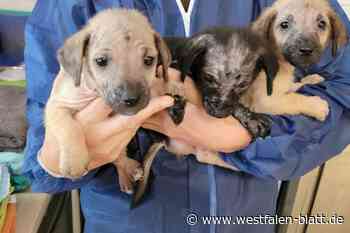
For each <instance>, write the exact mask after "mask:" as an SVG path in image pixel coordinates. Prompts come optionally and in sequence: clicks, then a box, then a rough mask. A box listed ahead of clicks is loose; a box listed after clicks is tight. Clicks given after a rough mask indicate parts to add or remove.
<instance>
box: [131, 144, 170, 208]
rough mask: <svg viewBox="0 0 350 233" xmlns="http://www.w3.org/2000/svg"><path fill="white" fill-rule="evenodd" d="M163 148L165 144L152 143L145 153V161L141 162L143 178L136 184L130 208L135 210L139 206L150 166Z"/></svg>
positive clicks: (146, 184) (145, 187) (147, 180)
mask: <svg viewBox="0 0 350 233" xmlns="http://www.w3.org/2000/svg"><path fill="white" fill-rule="evenodd" d="M164 146H165V142H157V143H154V144H153V145H152V146H151V148H150V149H149V150H148V151H147V154H146V156H145V159H144V161H143V168H144V176H143V179H140V180H139V181H138V182H137V186H136V191H135V193H134V195H133V198H132V202H131V208H135V207H136V206H137V205H138V204H140V202H141V200H142V198H143V196H144V194H145V192H146V190H147V186H148V183H149V176H150V174H151V166H152V163H153V160H154V159H155V157H156V155H157V154H158V152H159V151H160V149H162V148H163V147H164Z"/></svg>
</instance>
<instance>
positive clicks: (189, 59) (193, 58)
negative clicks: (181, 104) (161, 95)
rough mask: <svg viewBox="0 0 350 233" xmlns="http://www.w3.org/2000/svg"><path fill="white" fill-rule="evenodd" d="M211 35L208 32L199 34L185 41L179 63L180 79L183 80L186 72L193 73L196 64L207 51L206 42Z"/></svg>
mask: <svg viewBox="0 0 350 233" xmlns="http://www.w3.org/2000/svg"><path fill="white" fill-rule="evenodd" d="M211 39H212V36H211V35H209V34H201V35H198V36H195V37H193V38H191V39H189V40H187V41H186V43H185V45H184V49H183V52H184V53H185V54H182V56H179V57H180V58H181V59H182V60H181V61H180V62H179V63H180V65H181V66H180V67H179V69H180V72H181V79H182V80H184V79H185V77H186V75H187V74H192V75H194V74H195V73H197V72H195V70H196V67H197V65H198V64H199V61H200V60H201V58H203V56H204V54H205V53H206V51H207V48H208V44H209V43H210V41H211Z"/></svg>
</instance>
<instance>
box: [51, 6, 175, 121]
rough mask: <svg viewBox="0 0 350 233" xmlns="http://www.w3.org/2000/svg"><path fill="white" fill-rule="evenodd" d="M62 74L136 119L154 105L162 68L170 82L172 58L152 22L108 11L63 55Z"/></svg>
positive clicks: (69, 44)
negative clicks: (153, 91)
mask: <svg viewBox="0 0 350 233" xmlns="http://www.w3.org/2000/svg"><path fill="white" fill-rule="evenodd" d="M58 60H59V62H60V65H61V68H62V69H64V70H65V72H66V73H67V74H69V75H70V76H71V77H72V78H73V80H74V83H75V85H76V86H79V85H80V84H81V83H82V82H84V85H87V86H88V87H89V88H90V89H94V90H95V91H96V92H97V93H98V95H99V96H101V97H103V98H104V100H105V101H106V103H107V104H108V105H110V106H111V107H112V108H113V110H114V111H115V112H117V113H119V114H124V115H133V114H135V113H137V112H138V111H140V110H141V109H143V108H144V107H145V106H146V105H147V104H148V102H149V100H150V85H151V83H152V81H153V80H154V78H155V77H156V69H157V66H158V65H162V66H163V71H164V72H163V73H164V74H165V75H164V76H165V77H167V68H168V66H169V64H170V61H171V57H170V52H169V50H168V49H167V47H166V45H165V43H164V42H163V41H162V39H161V38H160V36H159V35H158V34H157V33H156V32H155V31H154V30H153V29H152V27H151V26H150V24H149V23H148V21H147V19H146V18H145V17H144V16H143V15H142V14H141V13H138V12H137V11H133V10H121V9H118V10H106V11H104V12H102V13H100V14H98V15H96V16H95V17H94V18H92V19H91V20H90V21H89V23H88V25H87V26H86V27H85V28H84V29H82V30H81V31H79V32H77V33H76V34H74V35H73V36H72V37H70V38H69V39H68V40H67V41H66V42H65V43H64V46H63V47H62V48H61V49H60V50H59V53H58Z"/></svg>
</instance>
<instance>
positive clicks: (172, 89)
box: [166, 80, 186, 125]
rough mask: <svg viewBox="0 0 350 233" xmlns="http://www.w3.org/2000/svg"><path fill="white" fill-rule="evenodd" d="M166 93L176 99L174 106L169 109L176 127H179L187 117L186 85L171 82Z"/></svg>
mask: <svg viewBox="0 0 350 233" xmlns="http://www.w3.org/2000/svg"><path fill="white" fill-rule="evenodd" d="M166 93H167V94H168V95H170V96H172V97H173V98H174V105H173V106H171V107H170V108H168V113H169V115H170V117H171V119H172V120H173V122H174V123H175V124H176V125H179V124H180V123H181V122H182V120H183V118H184V116H185V107H186V100H185V98H184V96H185V87H184V83H183V82H180V81H172V80H169V81H168V83H167V90H166Z"/></svg>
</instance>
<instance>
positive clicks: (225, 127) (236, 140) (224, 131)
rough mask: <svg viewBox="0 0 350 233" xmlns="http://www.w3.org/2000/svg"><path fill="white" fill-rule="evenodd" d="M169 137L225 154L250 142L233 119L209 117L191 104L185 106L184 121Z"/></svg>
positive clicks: (241, 127) (240, 126) (202, 110)
mask: <svg viewBox="0 0 350 233" xmlns="http://www.w3.org/2000/svg"><path fill="white" fill-rule="evenodd" d="M194 116H195V117H194ZM194 119H195V120H194ZM228 135H229V136H228ZM170 136H171V137H172V138H175V139H180V140H183V141H185V142H187V143H189V144H191V145H195V146H199V147H202V148H206V149H209V150H213V151H221V152H227V153H229V152H233V151H237V150H241V149H243V148H245V147H246V146H247V145H248V144H249V143H250V140H251V138H250V135H249V133H248V131H247V130H246V129H245V128H244V127H243V126H242V125H241V124H240V123H239V122H238V121H237V120H235V119H234V118H233V117H227V118H224V119H218V118H215V117H211V116H210V115H208V114H207V113H206V112H205V111H204V109H202V108H198V107H196V106H194V105H192V104H187V107H186V114H185V118H184V121H183V122H182V123H181V124H180V125H179V126H178V127H177V128H176V129H175V130H174V132H173V135H170Z"/></svg>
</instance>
